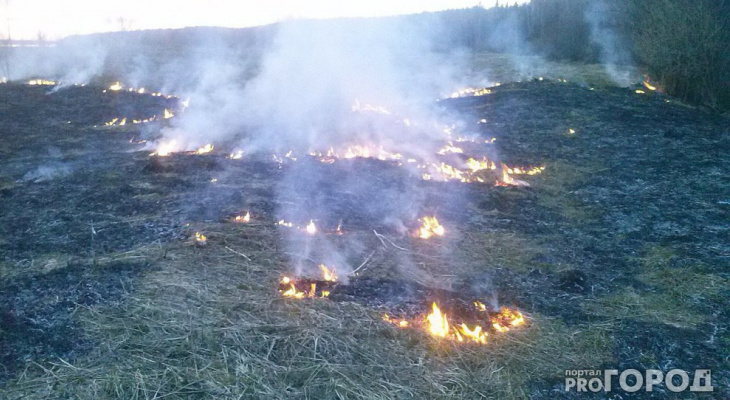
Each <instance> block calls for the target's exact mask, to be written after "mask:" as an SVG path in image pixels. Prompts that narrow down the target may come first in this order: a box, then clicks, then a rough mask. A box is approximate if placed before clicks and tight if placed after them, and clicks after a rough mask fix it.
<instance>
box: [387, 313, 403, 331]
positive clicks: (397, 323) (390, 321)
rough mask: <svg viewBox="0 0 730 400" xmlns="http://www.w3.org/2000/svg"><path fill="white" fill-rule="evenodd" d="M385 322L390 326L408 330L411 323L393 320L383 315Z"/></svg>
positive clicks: (397, 319) (398, 319)
mask: <svg viewBox="0 0 730 400" xmlns="http://www.w3.org/2000/svg"><path fill="white" fill-rule="evenodd" d="M383 321H385V322H387V323H389V324H393V325H395V326H397V327H399V328H408V326H409V323H408V321H407V320H405V319H400V318H393V317H391V316H390V315H388V314H385V315H383Z"/></svg>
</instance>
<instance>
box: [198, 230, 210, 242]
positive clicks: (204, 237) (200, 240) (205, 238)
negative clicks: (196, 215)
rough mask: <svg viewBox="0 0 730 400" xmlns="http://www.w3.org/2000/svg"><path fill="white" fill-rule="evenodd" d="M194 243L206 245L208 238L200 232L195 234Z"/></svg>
mask: <svg viewBox="0 0 730 400" xmlns="http://www.w3.org/2000/svg"><path fill="white" fill-rule="evenodd" d="M195 241H196V242H198V243H206V242H207V241H208V238H207V237H206V236H205V235H203V234H202V233H200V232H195Z"/></svg>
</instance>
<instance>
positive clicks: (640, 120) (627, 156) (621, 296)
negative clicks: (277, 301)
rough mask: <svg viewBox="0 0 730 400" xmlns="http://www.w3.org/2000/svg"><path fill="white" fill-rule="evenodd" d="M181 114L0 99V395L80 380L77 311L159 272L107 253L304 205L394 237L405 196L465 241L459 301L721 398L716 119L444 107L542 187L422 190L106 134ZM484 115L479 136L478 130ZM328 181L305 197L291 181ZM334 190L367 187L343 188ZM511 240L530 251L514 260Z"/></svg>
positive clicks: (629, 99)
mask: <svg viewBox="0 0 730 400" xmlns="http://www.w3.org/2000/svg"><path fill="white" fill-rule="evenodd" d="M176 106H177V103H176V100H175V99H166V98H164V97H161V98H160V97H153V96H149V95H139V94H136V93H127V92H119V93H112V92H109V93H102V88H101V87H94V86H84V87H70V88H65V89H61V90H58V91H54V92H52V91H51V88H50V87H31V86H27V85H20V84H4V85H0V135H1V137H2V142H1V143H0V157H1V159H2V164H0V254H1V255H0V278H2V280H1V281H0V322H1V324H2V325H0V360H1V361H2V368H0V393H1V390H2V386H3V385H4V384H6V383H7V382H8V381H9V380H12V379H15V378H17V377H18V375H19V374H21V373H22V371H23V370H24V368H27V366H28V365H29V364H31V363H38V364H43V363H44V362H49V361H55V360H58V359H59V358H60V359H62V360H64V361H65V362H70V363H73V362H74V360H77V359H79V358H80V357H83V355H84V354H86V353H88V352H89V351H91V349H93V348H94V347H95V346H99V343H96V342H95V340H94V339H93V338H91V337H89V336H88V335H86V334H85V332H84V330H83V329H82V328H81V327H80V326H79V324H78V322H77V321H76V319H75V313H76V311H77V310H78V309H80V308H93V307H101V306H103V307H111V308H114V307H117V306H118V305H119V304H122V303H123V302H124V301H125V298H127V297H128V296H129V295H130V293H134V291H135V288H136V282H138V280H139V279H140V277H143V276H144V275H145V274H147V273H149V272H150V271H154V270H155V269H156V268H159V266H158V265H157V264H158V261H159V260H155V259H148V258H144V259H132V260H128V261H111V262H110V261H108V260H109V259H114V257H115V256H119V255H120V254H121V255H124V254H126V252H131V251H133V250H134V249H136V248H140V247H150V246H156V247H159V248H160V249H162V250H161V251H163V252H164V249H165V248H166V247H167V246H170V245H174V243H178V242H181V241H185V240H187V239H188V238H189V236H190V234H191V232H192V230H191V229H192V228H191V225H192V226H195V225H196V224H206V226H207V227H208V229H212V230H215V228H213V227H215V226H225V225H226V224H229V223H228V222H227V220H228V219H229V218H230V217H231V216H232V215H234V214H236V213H240V212H242V211H245V210H253V211H254V212H255V213H256V216H257V219H258V220H259V221H262V222H263V223H265V224H267V225H273V224H274V223H275V222H276V221H277V220H278V219H279V218H285V217H289V215H286V213H284V215H282V213H281V212H280V210H282V209H283V208H282V207H281V204H277V203H276V201H277V200H276V199H279V200H278V201H280V202H283V203H287V204H290V205H291V204H294V205H295V206H294V207H293V208H292V207H287V208H286V209H287V210H290V211H291V212H292V214H291V218H295V216H296V215H300V214H301V213H299V212H298V211H297V210H298V209H312V210H325V209H326V210H328V212H327V213H324V214H322V215H313V216H312V218H315V219H317V220H318V221H320V222H321V226H322V227H323V228H324V229H334V228H335V227H336V226H337V224H338V223H340V222H342V223H343V226H345V227H346V228H347V231H351V232H353V231H354V232H371V231H373V230H376V231H378V232H380V233H383V234H389V235H396V232H395V231H393V230H392V228H391V227H389V226H388V225H387V224H384V223H382V218H380V216H382V213H383V212H387V213H388V214H389V215H395V216H399V217H402V218H403V219H404V220H406V219H408V218H409V217H410V218H412V217H413V215H412V214H413V212H414V211H413V210H411V209H408V207H405V208H404V207H403V204H402V202H401V201H399V198H400V197H401V196H402V194H403V193H410V194H411V195H414V196H415V197H418V198H419V199H421V200H422V202H421V203H420V204H421V206H422V207H423V208H424V210H419V211H436V212H438V214H439V216H440V217H442V218H443V220H444V221H445V222H444V224H445V225H446V226H447V228H449V229H450V231H451V230H455V231H459V234H460V236H459V237H460V239H459V240H462V239H463V243H462V244H459V243H456V244H453V246H454V248H456V249H458V250H456V252H458V253H459V254H460V255H463V256H464V258H466V259H471V260H472V264H474V265H477V268H473V269H472V270H470V271H471V272H469V274H468V275H467V276H460V277H459V278H458V279H457V280H456V281H455V283H454V285H453V286H451V287H450V288H449V291H451V292H452V293H461V294H462V295H463V293H470V294H473V295H474V296H483V295H487V294H489V295H493V296H494V297H496V299H497V300H498V301H499V303H501V304H508V305H511V306H515V307H517V308H519V309H520V310H522V311H524V312H525V313H526V314H527V315H541V316H543V317H546V318H550V319H555V320H559V321H561V322H562V323H563V324H565V325H566V326H567V327H568V328H570V327H589V328H590V327H591V326H594V325H596V326H597V325H601V324H610V325H611V329H610V335H609V339H610V346H609V347H610V348H609V351H610V353H611V357H610V359H608V360H606V361H605V364H604V365H575V366H574V367H573V368H575V369H603V368H611V369H619V370H621V369H626V368H637V369H640V370H643V369H649V368H656V369H663V370H665V371H666V370H668V369H671V368H683V369H686V370H694V369H697V368H709V369H712V370H713V376H712V378H713V383H714V385H715V393H713V394H709V395H707V396H710V397H716V398H722V397H723V396H727V395H728V394H730V393H728V392H727V387H728V385H729V384H730V374H728V365H729V363H728V354H730V338H729V337H728V329H729V326H728V321H729V320H730V308H729V307H728V306H729V305H730V304H729V301H728V299H730V287H729V286H728V279H730V274H729V272H728V261H729V258H730V176H728V174H727V171H729V170H730V157H728V150H729V149H730V128H729V127H730V123H729V122H730V121H728V119H727V118H726V117H723V116H719V115H716V114H712V113H709V112H706V111H703V110H701V109H695V108H690V107H687V106H685V105H682V104H679V103H678V102H675V101H674V99H672V98H669V97H667V96H665V95H663V94H660V93H653V92H649V93H647V94H637V93H635V92H634V91H633V89H622V88H597V89H595V90H593V89H591V88H588V87H584V86H579V85H575V84H570V83H560V82H552V81H540V82H538V81H535V82H524V83H513V84H506V85H502V86H500V87H498V88H494V90H493V93H492V94H490V95H487V96H481V97H468V98H459V99H449V100H444V101H441V102H440V104H439V106H440V107H443V108H445V109H448V110H450V111H451V112H453V113H455V114H458V115H459V116H460V118H463V119H465V120H467V121H468V120H473V121H474V124H473V126H472V127H471V128H470V129H472V130H474V131H478V132H479V133H480V134H482V135H483V136H484V137H496V138H497V141H496V143H497V147H498V149H499V155H500V157H501V160H502V161H504V162H505V163H507V164H508V165H524V164H531V165H545V166H546V169H545V171H544V173H543V174H541V175H536V176H533V177H528V178H525V180H527V181H529V182H530V184H531V186H530V187H492V186H489V185H479V184H467V185H465V184H457V183H438V182H421V181H418V182H415V183H414V182H413V181H412V180H410V179H409V178H408V177H407V176H405V174H403V172H402V171H401V169H399V168H397V167H395V166H394V165H392V164H388V163H383V162H379V161H374V160H353V161H347V162H342V163H340V164H338V165H340V167H338V168H331V166H329V165H324V164H322V165H320V164H319V163H316V162H312V161H307V160H301V161H300V163H304V164H307V163H309V164H311V165H309V164H307V166H308V168H301V169H298V167H296V166H293V165H287V164H284V165H279V164H276V163H273V162H270V161H267V160H243V161H238V162H233V160H228V159H226V158H225V154H216V153H214V154H211V155H204V156H197V155H196V156H192V155H186V154H175V155H172V156H170V157H166V158H150V157H149V151H143V146H144V145H143V144H139V143H136V142H135V141H136V140H137V139H139V138H145V137H147V136H154V135H155V134H156V132H158V131H159V129H160V127H161V126H162V125H163V124H164V123H165V122H164V121H155V122H152V123H149V124H143V125H132V126H125V127H116V128H108V127H104V126H103V125H104V123H105V122H107V121H109V120H111V119H113V118H117V117H128V118H129V119H133V118H135V119H143V118H149V117H151V116H153V115H161V114H162V110H164V109H165V108H176ZM482 118H486V119H487V123H483V124H477V123H476V121H479V120H480V119H482ZM571 129H572V130H574V131H575V132H574V133H570V130H571ZM130 141H131V142H130ZM300 165H301V164H300ZM320 168H321V170H317V171H319V172H318V173H317V174H315V175H317V176H318V177H319V178H318V179H319V180H317V181H316V182H314V184H312V181H311V179H308V178H307V179H304V178H302V177H300V176H299V175H298V174H300V173H301V172H297V171H308V172H311V171H313V170H314V169H320ZM213 178H216V179H218V182H217V183H212V182H211V179H213ZM345 181H348V182H352V181H357V182H362V183H363V184H362V185H361V187H360V188H355V189H353V186H352V185H350V184H345V183H344V182H345ZM374 193H375V194H377V197H378V200H377V201H373V197H374ZM418 215H420V213H419V214H418ZM295 222H297V223H306V221H295ZM188 224H190V225H188ZM221 229H223V228H221ZM284 234H286V233H284ZM282 235H283V234H282ZM484 235H493V236H496V237H502V238H504V239H500V241H499V242H498V244H507V245H509V249H510V250H511V251H512V253H507V254H506V255H505V256H504V257H502V258H499V259H497V260H495V259H492V258H489V259H488V260H487V259H483V254H484V252H485V251H488V249H487V250H485V249H484V248H483V245H479V246H477V247H474V245H473V243H479V242H478V240H477V239H473V238H479V237H482V236H484ZM490 237H491V236H490ZM513 237H515V238H519V240H521V241H520V242H519V243H517V242H514V243H517V244H514V243H512V244H510V243H511V239H510V238H513ZM280 239H281V237H279V239H278V240H280ZM520 244H524V248H521V247H520V246H521V245H520ZM277 247H278V246H276V245H275V244H272V248H277ZM272 251H273V250H272ZM365 253H366V254H365V255H367V252H365ZM363 257H364V256H363ZM376 258H377V256H376ZM104 260H107V261H106V262H104ZM285 268H286V267H282V271H281V273H285V272H286V271H285V270H284V269H285ZM424 290H425V289H424V288H423V287H422V286H417V285H415V284H408V283H407V282H405V281H404V280H403V279H401V278H399V277H398V276H396V275H394V274H385V275H384V276H382V277H373V278H367V277H363V278H360V279H359V280H358V278H356V279H354V280H353V281H352V282H351V284H350V285H349V286H348V287H347V288H342V289H340V290H339V292H338V293H334V294H333V298H332V300H333V301H355V302H358V303H360V304H362V305H364V306H366V307H370V308H373V309H385V308H387V307H391V308H392V307H394V306H396V307H397V305H396V304H394V301H395V302H400V300H399V299H402V304H411V303H409V302H412V303H413V304H420V303H418V302H415V301H414V297H413V296H411V294H410V293H423V292H424ZM439 290H441V289H439ZM438 293H440V295H443V296H448V292H444V291H440V292H438ZM425 297H428V296H425ZM396 300H398V301H396ZM409 307H410V306H409ZM413 307H417V306H416V305H414V306H412V307H411V309H409V310H405V309H403V311H405V312H412V311H413ZM562 382H563V377H562V376H560V375H556V376H534V377H532V379H531V380H530V382H529V384H528V387H527V388H526V389H525V391H526V392H527V393H530V397H531V398H593V397H595V398H601V397H600V396H598V395H594V396H590V395H587V394H579V395H576V394H575V393H568V394H565V393H564V392H563V387H562ZM621 395H622V396H623V398H665V397H666V396H667V395H668V394H667V393H666V392H662V391H658V392H654V393H650V394H647V393H635V394H628V393H622V394H621ZM698 397H699V396H698Z"/></svg>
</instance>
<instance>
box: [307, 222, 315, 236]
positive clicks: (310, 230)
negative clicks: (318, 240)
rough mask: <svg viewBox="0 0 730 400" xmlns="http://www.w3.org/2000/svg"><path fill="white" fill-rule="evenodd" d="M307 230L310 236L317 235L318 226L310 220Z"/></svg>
mask: <svg viewBox="0 0 730 400" xmlns="http://www.w3.org/2000/svg"><path fill="white" fill-rule="evenodd" d="M305 229H306V231H307V233H308V234H310V235H314V234H315V233H317V226H315V225H314V220H309V223H308V224H307V227H306V228H305Z"/></svg>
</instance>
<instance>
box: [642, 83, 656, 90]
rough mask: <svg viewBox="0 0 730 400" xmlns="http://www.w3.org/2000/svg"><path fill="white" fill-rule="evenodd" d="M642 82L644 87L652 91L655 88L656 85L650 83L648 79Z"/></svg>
mask: <svg viewBox="0 0 730 400" xmlns="http://www.w3.org/2000/svg"><path fill="white" fill-rule="evenodd" d="M642 84H644V87H645V88H647V89H649V90H651V91H652V92H653V91H655V90H656V86H654V85H652V84H650V83H649V82H648V81H644V82H642Z"/></svg>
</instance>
